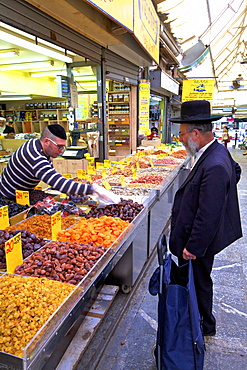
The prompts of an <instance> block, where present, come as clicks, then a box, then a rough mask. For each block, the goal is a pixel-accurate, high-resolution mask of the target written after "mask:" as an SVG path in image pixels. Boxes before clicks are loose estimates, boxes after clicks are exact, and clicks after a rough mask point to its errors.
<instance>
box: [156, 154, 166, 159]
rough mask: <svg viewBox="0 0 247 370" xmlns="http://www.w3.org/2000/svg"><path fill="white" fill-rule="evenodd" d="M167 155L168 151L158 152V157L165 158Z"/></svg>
mask: <svg viewBox="0 0 247 370" xmlns="http://www.w3.org/2000/svg"><path fill="white" fill-rule="evenodd" d="M165 157H167V154H166V153H160V154H157V159H159V158H165Z"/></svg>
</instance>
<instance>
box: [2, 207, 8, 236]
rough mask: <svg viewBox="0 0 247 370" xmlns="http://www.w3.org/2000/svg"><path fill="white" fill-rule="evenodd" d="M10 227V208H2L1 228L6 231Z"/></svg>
mask: <svg viewBox="0 0 247 370" xmlns="http://www.w3.org/2000/svg"><path fill="white" fill-rule="evenodd" d="M8 226H9V211H8V206H3V207H0V228H1V230H5V229H6V227H8Z"/></svg>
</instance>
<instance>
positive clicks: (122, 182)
mask: <svg viewBox="0 0 247 370" xmlns="http://www.w3.org/2000/svg"><path fill="white" fill-rule="evenodd" d="M120 183H121V186H126V183H125V179H124V176H123V175H121V176H120Z"/></svg>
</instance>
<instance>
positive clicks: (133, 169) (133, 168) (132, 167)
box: [131, 164, 136, 172]
mask: <svg viewBox="0 0 247 370" xmlns="http://www.w3.org/2000/svg"><path fill="white" fill-rule="evenodd" d="M135 170H136V169H135V167H134V166H133V164H132V166H131V171H132V172H134V171H135Z"/></svg>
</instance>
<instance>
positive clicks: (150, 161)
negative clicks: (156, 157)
mask: <svg viewBox="0 0 247 370" xmlns="http://www.w3.org/2000/svg"><path fill="white" fill-rule="evenodd" d="M149 163H150V165H151V167H154V164H153V161H152V159H150V160H149Z"/></svg>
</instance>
